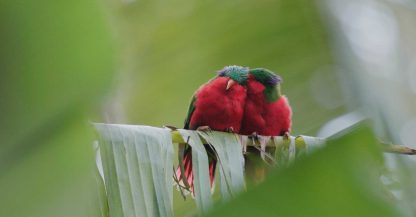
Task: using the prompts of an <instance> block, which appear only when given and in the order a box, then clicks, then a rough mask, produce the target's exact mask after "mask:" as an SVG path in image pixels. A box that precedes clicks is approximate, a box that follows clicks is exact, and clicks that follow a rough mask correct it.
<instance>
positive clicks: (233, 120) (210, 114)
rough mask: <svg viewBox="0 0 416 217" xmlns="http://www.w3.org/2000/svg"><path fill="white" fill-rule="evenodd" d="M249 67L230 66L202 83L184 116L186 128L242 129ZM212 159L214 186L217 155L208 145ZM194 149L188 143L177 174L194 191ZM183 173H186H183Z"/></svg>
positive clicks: (210, 160) (238, 130)
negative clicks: (185, 116) (181, 166)
mask: <svg viewBox="0 0 416 217" xmlns="http://www.w3.org/2000/svg"><path fill="white" fill-rule="evenodd" d="M248 72H249V69H248V68H246V67H241V66H227V67H225V68H224V69H222V70H220V71H219V72H218V75H217V76H216V77H215V78H213V79H211V80H210V81H208V82H207V83H206V84H204V85H202V86H201V87H200V88H199V89H198V90H197V91H196V92H195V94H194V96H193V97H192V100H191V103H190V105H189V109H188V115H187V118H186V119H185V126H184V128H185V129H191V130H196V129H212V130H216V131H232V132H234V133H239V132H240V127H241V122H242V119H243V115H244V105H245V101H246V96H247V93H246V88H245V85H246V82H247V78H248ZM206 149H207V153H208V158H209V172H210V182H211V186H212V184H213V182H214V177H215V167H216V162H217V159H216V155H215V153H214V152H213V150H212V149H211V148H209V147H206ZM191 153H192V152H191V148H190V147H189V146H186V147H185V149H184V153H183V156H182V157H183V159H182V162H183V168H182V169H181V168H178V169H177V171H176V176H177V177H178V179H179V181H184V179H185V181H186V182H187V183H188V184H189V187H190V188H191V189H190V190H191V191H193V173H192V155H191ZM183 173H184V174H183Z"/></svg>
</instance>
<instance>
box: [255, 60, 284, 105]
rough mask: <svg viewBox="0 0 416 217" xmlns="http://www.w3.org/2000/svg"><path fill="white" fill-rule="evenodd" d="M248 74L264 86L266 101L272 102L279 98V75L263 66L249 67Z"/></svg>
mask: <svg viewBox="0 0 416 217" xmlns="http://www.w3.org/2000/svg"><path fill="white" fill-rule="evenodd" d="M249 74H250V75H252V76H253V78H254V79H255V80H256V81H258V82H260V83H262V84H263V85H264V86H265V89H264V92H263V94H264V95H265V97H266V99H267V101H268V102H274V101H276V100H278V99H279V98H280V96H281V92H280V82H281V81H282V79H281V78H280V76H278V75H276V74H275V73H274V72H272V71H270V70H268V69H263V68H256V69H251V70H249Z"/></svg>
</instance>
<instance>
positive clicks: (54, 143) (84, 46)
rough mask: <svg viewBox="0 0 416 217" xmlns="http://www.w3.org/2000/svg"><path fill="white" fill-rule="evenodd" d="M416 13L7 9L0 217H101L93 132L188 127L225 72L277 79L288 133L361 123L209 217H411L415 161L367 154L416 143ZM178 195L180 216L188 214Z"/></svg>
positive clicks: (256, 5)
mask: <svg viewBox="0 0 416 217" xmlns="http://www.w3.org/2000/svg"><path fill="white" fill-rule="evenodd" d="M415 10H416V3H415V2H414V1H412V0H354V1H342V0H315V1H310V0H277V1H270V0H260V1H226V2H224V1H215V0H214V1H185V0H179V1H146V0H143V1H141V0H104V1H97V0H94V1H80V0H75V1H71V2H67V3H65V2H57V1H52V0H42V1H41V2H39V1H38V2H34V1H20V0H16V1H2V2H0V25H1V26H0V27H1V28H0V29H1V30H0V31H1V34H0V75H1V79H0V120H1V122H0V137H1V146H0V192H1V196H0V216H9V217H14V216H16V217H17V216H35V217H36V216H43V217H45V216H100V215H101V214H103V213H102V212H100V209H99V208H98V207H99V206H98V205H97V204H100V203H103V201H101V200H100V199H102V198H101V197H99V193H100V192H101V193H102V189H100V188H99V186H97V184H96V182H95V176H94V174H93V173H92V172H91V171H94V153H93V152H94V150H93V148H92V145H91V144H92V141H93V140H94V133H93V130H92V128H91V126H90V125H89V122H108V123H129V124H144V125H152V126H162V125H174V126H177V127H181V126H182V124H183V119H184V117H185V115H186V112H187V107H188V103H189V99H190V97H191V95H192V94H193V92H194V91H195V90H196V89H197V88H198V87H199V86H200V85H201V84H203V83H205V82H206V81H207V80H208V79H210V78H212V77H213V76H215V73H216V71H217V70H219V69H221V68H222V67H224V66H226V65H242V66H249V67H253V68H254V67H264V68H268V69H270V70H272V71H274V72H276V73H277V74H279V75H280V76H281V77H282V78H283V86H282V90H283V92H284V94H285V95H287V97H288V98H289V101H290V103H291V105H292V108H293V130H292V134H293V135H300V134H303V135H310V136H317V135H319V136H326V135H328V134H329V133H330V132H332V131H336V130H337V129H342V128H345V127H348V126H349V124H351V123H353V122H354V121H356V120H357V119H363V118H369V119H370V121H369V122H368V123H369V124H367V125H365V126H366V127H361V128H360V130H357V132H355V133H352V135H348V136H347V137H346V138H341V139H338V140H337V141H336V144H335V145H334V147H337V148H329V149H325V150H323V151H322V152H319V153H316V155H313V156H311V157H310V158H309V157H308V158H306V159H304V160H303V161H301V162H299V163H298V164H295V165H294V167H291V168H288V169H285V170H282V171H276V172H275V173H273V175H271V176H270V178H269V179H268V180H267V181H266V183H265V184H263V185H260V186H258V187H254V188H253V189H249V192H248V193H247V194H244V195H242V197H240V198H238V199H237V200H236V201H232V202H231V203H229V204H228V205H219V206H218V207H219V208H218V210H215V211H214V213H216V214H215V215H214V214H213V215H214V216H220V215H224V216H232V214H235V215H238V216H244V215H245V216H250V215H251V214H252V213H250V212H249V211H248V210H243V209H241V210H240V211H238V210H239V209H238V207H242V206H243V207H248V208H250V210H251V211H259V213H261V216H267V215H274V214H276V213H277V214H279V211H281V210H283V211H281V213H280V214H281V215H282V216H375V215H378V216H397V215H403V216H414V215H415V214H416V206H415V205H414V202H416V188H414V187H413V186H412V183H414V181H415V180H416V177H415V175H414V171H415V169H416V168H415V162H414V157H411V156H410V157H408V156H400V157H399V156H392V155H382V154H381V153H380V150H379V149H377V147H376V143H377V139H381V140H383V141H387V142H392V143H397V144H403V145H407V146H411V147H416V137H415V135H416V134H415V133H414V132H415V131H416V100H415V94H416V64H415V60H416V41H415V40H414V38H416V29H415V28H414V26H415V20H416V19H415V18H416V13H415ZM346 114H347V115H346ZM357 117H358V118H357ZM375 137H376V138H377V139H375ZM323 159H325V160H323ZM357 162H359V163H357ZM311 171H312V172H311ZM374 171H378V172H374ZM380 176H381V179H380ZM374 186H377V187H374ZM345 189H346V190H345ZM175 198H176V200H175V204H174V208H175V213H176V216H192V215H194V214H195V210H194V205H193V202H192V200H189V199H188V200H187V201H182V200H181V199H180V197H179V195H175ZM253 198H255V199H259V198H261V199H262V200H254V199H253ZM267 201H269V202H267ZM270 201H276V203H270ZM279 204H280V205H279ZM282 207H289V208H288V209H280V208H282ZM298 207H302V208H303V209H299V208H298ZM325 207H333V209H326V208H325ZM300 210H302V211H304V212H301V211H300ZM339 210H341V211H339ZM101 211H102V210H101ZM296 211H298V212H296ZM311 212H312V213H311ZM259 215H260V214H259ZM251 216H252V215H251Z"/></svg>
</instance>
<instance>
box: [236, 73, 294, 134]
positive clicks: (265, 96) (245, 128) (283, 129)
mask: <svg viewBox="0 0 416 217" xmlns="http://www.w3.org/2000/svg"><path fill="white" fill-rule="evenodd" d="M280 82H281V78H280V77H279V76H277V75H275V74H274V73H273V72H271V71H269V70H267V69H262V68H257V69H251V70H250V71H249V75H248V80H247V84H246V86H247V97H246V102H245V106H244V115H243V121H242V124H241V129H240V133H241V134H243V135H252V134H258V135H262V136H283V135H288V134H289V132H290V127H291V123H292V109H291V107H290V105H289V102H288V100H287V98H286V97H285V96H283V95H282V94H281V91H280Z"/></svg>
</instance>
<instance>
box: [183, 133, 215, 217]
mask: <svg viewBox="0 0 416 217" xmlns="http://www.w3.org/2000/svg"><path fill="white" fill-rule="evenodd" d="M178 131H179V132H180V134H181V135H182V137H183V139H184V141H188V144H189V145H190V146H191V147H192V171H193V175H194V188H195V201H196V205H197V208H198V210H200V211H201V213H207V212H208V210H210V209H211V208H212V205H213V201H212V197H211V191H210V182H209V169H208V156H207V152H206V150H205V147H204V144H202V142H201V139H200V138H199V134H198V133H197V132H195V131H190V130H182V129H178ZM188 138H189V139H188Z"/></svg>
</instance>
